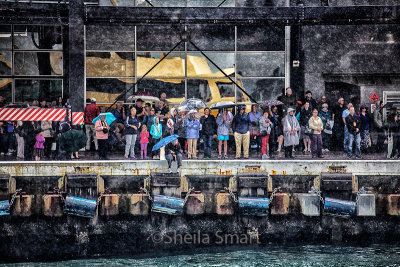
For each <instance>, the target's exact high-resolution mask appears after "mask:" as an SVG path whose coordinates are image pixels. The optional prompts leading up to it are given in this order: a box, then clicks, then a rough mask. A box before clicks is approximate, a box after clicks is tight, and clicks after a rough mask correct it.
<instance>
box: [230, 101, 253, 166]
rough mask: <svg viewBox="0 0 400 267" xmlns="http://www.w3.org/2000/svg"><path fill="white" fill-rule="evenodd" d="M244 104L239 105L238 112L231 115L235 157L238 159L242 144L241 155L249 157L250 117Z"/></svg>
mask: <svg viewBox="0 0 400 267" xmlns="http://www.w3.org/2000/svg"><path fill="white" fill-rule="evenodd" d="M244 111H245V106H244V105H240V106H239V113H238V114H236V115H235V117H233V121H232V130H233V135H234V137H235V143H236V157H235V158H236V159H240V154H241V149H242V145H243V156H244V158H245V159H248V158H249V146H250V125H251V124H250V119H249V115H248V114H246V113H245V112H244Z"/></svg>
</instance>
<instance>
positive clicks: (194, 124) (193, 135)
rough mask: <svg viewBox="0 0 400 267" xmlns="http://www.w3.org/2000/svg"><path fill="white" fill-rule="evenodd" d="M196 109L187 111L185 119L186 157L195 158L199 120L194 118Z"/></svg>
mask: <svg viewBox="0 0 400 267" xmlns="http://www.w3.org/2000/svg"><path fill="white" fill-rule="evenodd" d="M196 113H197V112H196V110H191V111H189V118H188V120H187V130H186V135H187V141H188V159H191V158H193V159H197V139H199V131H200V121H199V120H198V119H197V118H196Z"/></svg>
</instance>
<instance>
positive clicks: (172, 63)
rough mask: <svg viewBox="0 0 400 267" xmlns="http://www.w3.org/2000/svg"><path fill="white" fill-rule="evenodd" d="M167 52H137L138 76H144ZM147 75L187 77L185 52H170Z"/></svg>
mask: <svg viewBox="0 0 400 267" xmlns="http://www.w3.org/2000/svg"><path fill="white" fill-rule="evenodd" d="M166 54H167V52H140V53H138V54H137V59H136V60H137V76H138V77H142V76H143V75H144V74H146V72H147V71H149V70H150V69H151V68H152V67H153V66H155V64H157V63H158V62H159V61H160V60H161V58H163V57H164V55H166ZM146 77H148V78H149V77H185V54H184V53H170V54H169V55H168V56H167V57H166V58H164V59H163V60H162V61H160V62H159V64H158V65H157V66H156V67H155V68H154V69H152V70H151V71H150V72H149V74H147V75H146Z"/></svg>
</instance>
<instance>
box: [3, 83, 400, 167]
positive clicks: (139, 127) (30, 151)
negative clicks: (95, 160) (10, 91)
mask: <svg viewBox="0 0 400 267" xmlns="http://www.w3.org/2000/svg"><path fill="white" fill-rule="evenodd" d="M278 100H279V101H280V102H281V103H279V102H278V103H277V104H276V105H273V106H268V105H262V106H259V105H252V106H251V111H250V112H249V113H246V106H245V105H238V106H237V108H236V109H235V108H233V109H231V108H221V109H219V110H218V114H217V115H216V116H214V115H213V114H212V113H214V112H211V111H212V110H210V109H209V108H207V107H206V108H204V110H203V112H200V111H199V110H198V109H192V110H187V109H180V108H175V107H172V108H170V106H169V105H168V102H167V101H166V94H165V93H163V94H162V95H161V96H160V100H159V101H158V102H157V103H155V104H153V105H152V104H151V103H145V102H144V101H143V100H141V99H137V101H136V103H135V104H134V105H132V106H127V105H124V104H123V103H117V104H116V107H115V108H114V109H112V110H111V113H112V114H113V115H114V117H115V118H116V120H115V121H114V122H112V123H111V124H110V125H109V123H108V122H107V119H106V117H105V116H101V118H100V119H99V120H97V121H96V122H95V123H93V119H94V118H96V117H97V116H99V114H100V113H101V112H104V111H105V110H104V109H103V110H102V108H101V107H99V106H97V105H96V99H94V98H92V99H90V101H89V102H90V104H89V105H87V106H86V108H85V124H84V126H83V127H82V128H79V127H80V126H75V127H78V128H77V129H82V130H84V131H85V133H86V136H87V143H86V148H85V149H86V151H90V150H92V151H94V150H96V151H98V155H99V159H108V152H109V151H121V154H122V153H123V152H124V155H123V158H125V159H131V160H136V159H138V158H140V159H159V158H160V151H159V150H156V151H152V148H153V146H154V145H155V144H156V143H157V142H158V141H160V140H161V139H162V138H164V137H166V136H169V135H173V134H176V135H178V136H179V137H178V139H176V141H173V142H171V143H170V144H168V145H167V146H166V147H165V149H164V151H165V158H166V159H167V161H168V164H169V167H170V166H171V162H172V160H176V161H178V167H179V166H180V165H181V162H182V159H183V158H184V157H186V158H187V159H197V158H199V155H198V151H199V148H201V149H203V159H211V158H212V157H213V152H214V157H217V158H218V159H228V158H229V154H230V153H234V154H235V159H240V158H244V159H248V158H249V152H250V150H254V152H255V153H256V155H259V157H261V158H262V159H270V158H275V157H276V156H277V155H279V153H281V152H284V156H285V158H294V154H293V152H295V151H297V152H300V153H303V154H305V155H307V154H310V157H311V158H323V157H324V153H325V152H327V151H330V150H334V151H343V152H344V153H346V155H347V157H348V158H349V159H350V158H353V155H355V157H356V158H361V157H362V154H364V153H371V152H373V153H383V152H388V153H389V154H388V157H389V158H399V152H400V121H399V119H398V114H397V109H396V108H392V109H390V112H389V115H388V116H386V113H385V112H384V111H385V108H384V106H383V103H381V102H379V101H378V102H377V103H376V108H375V109H374V110H368V107H367V106H365V105H361V106H360V107H354V106H353V104H352V103H350V102H349V103H345V100H344V99H343V98H342V97H341V98H339V99H338V100H337V103H328V101H327V98H326V97H325V96H322V97H321V99H320V101H316V100H315V99H314V98H313V97H312V93H311V92H310V91H307V92H306V93H305V95H304V97H301V98H298V97H296V96H295V95H294V94H293V92H292V89H291V88H286V90H285V92H284V93H283V94H282V95H281V96H279V97H278ZM1 106H6V103H5V102H4V99H3V98H1V97H0V107H1ZM24 106H25V107H29V106H31V107H32V106H33V107H41V108H44V107H47V108H59V107H68V106H69V101H68V100H67V101H63V100H62V99H61V98H60V99H58V101H52V102H51V103H50V104H48V103H46V101H41V102H40V103H39V102H37V101H34V103H32V104H31V105H29V104H28V103H25V104H24ZM214 114H215V113H214ZM72 127H73V126H71V125H69V123H68V122H48V121H42V122H26V121H24V122H0V129H1V134H0V136H1V154H2V155H4V154H7V155H10V154H13V153H16V156H17V158H18V159H24V160H32V159H33V157H35V160H40V159H42V158H45V159H65V158H67V159H69V158H79V155H78V152H75V153H72V155H65V153H62V151H60V149H59V144H58V142H57V140H58V137H59V136H60V135H61V134H62V133H63V132H65V131H68V130H70V129H71V128H72ZM215 152H216V153H215ZM121 157H122V156H121Z"/></svg>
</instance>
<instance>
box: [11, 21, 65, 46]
mask: <svg viewBox="0 0 400 267" xmlns="http://www.w3.org/2000/svg"><path fill="white" fill-rule="evenodd" d="M14 49H24V50H36V49H53V50H61V49H62V30H61V27H60V26H42V25H14Z"/></svg>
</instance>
